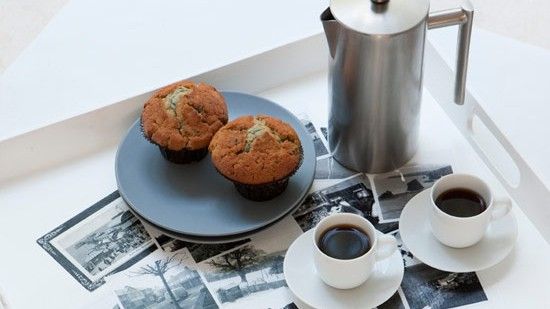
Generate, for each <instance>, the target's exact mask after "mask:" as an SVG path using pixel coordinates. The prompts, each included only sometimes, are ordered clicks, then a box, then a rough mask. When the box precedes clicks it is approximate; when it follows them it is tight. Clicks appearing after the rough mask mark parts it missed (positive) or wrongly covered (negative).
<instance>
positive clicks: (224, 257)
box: [198, 220, 301, 309]
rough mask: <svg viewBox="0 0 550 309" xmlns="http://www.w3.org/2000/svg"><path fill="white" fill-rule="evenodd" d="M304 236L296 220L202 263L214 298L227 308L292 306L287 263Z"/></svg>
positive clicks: (282, 224)
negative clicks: (294, 244)
mask: <svg viewBox="0 0 550 309" xmlns="http://www.w3.org/2000/svg"><path fill="white" fill-rule="evenodd" d="M300 234H301V230H300V228H299V227H298V226H297V225H296V222H294V221H293V220H283V221H282V222H279V223H277V224H276V225H274V226H272V227H271V228H270V229H269V231H264V232H262V233H260V234H258V235H256V237H255V238H253V239H252V240H251V241H250V242H248V243H246V244H244V245H241V246H239V247H237V248H235V249H233V250H231V251H228V252H226V253H223V254H221V255H219V256H216V257H213V258H210V259H207V260H205V261H203V262H201V263H199V264H198V265H199V269H200V271H201V273H202V274H203V275H204V278H205V279H206V281H207V285H208V287H209V288H210V290H211V291H212V293H213V295H214V298H215V299H216V300H217V301H218V302H219V303H220V305H221V307H223V308H239V309H240V308H284V307H286V306H289V305H290V304H291V303H292V296H291V293H290V291H289V290H288V286H287V284H286V281H285V278H284V274H283V261H284V256H285V253H286V250H287V249H288V247H289V246H290V244H291V243H292V242H293V241H294V239H296V238H297V237H298V236H299V235H300Z"/></svg>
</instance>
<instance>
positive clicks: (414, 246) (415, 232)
mask: <svg viewBox="0 0 550 309" xmlns="http://www.w3.org/2000/svg"><path fill="white" fill-rule="evenodd" d="M429 198H430V189H426V190H424V191H422V192H421V193H419V194H417V195H416V196H415V197H413V198H412V199H411V200H410V201H409V202H408V203H407V205H406V206H405V208H404V209H403V212H401V218H400V219H399V233H400V235H401V240H402V241H403V244H404V245H405V246H407V248H408V249H409V250H410V251H411V253H412V254H413V255H414V256H415V257H416V258H418V259H419V260H420V261H422V262H423V263H425V264H427V265H429V266H431V267H433V268H437V269H440V270H444V271H448V272H472V271H479V270H483V269H486V268H489V267H492V266H494V265H496V264H498V263H499V262H501V261H502V260H503V259H504V258H505V257H506V256H508V254H509V253H510V252H511V251H512V249H513V248H514V245H515V243H516V239H517V236H518V225H517V222H516V218H515V217H514V214H513V213H512V212H511V211H510V212H509V213H508V214H507V215H506V216H504V217H502V218H500V219H497V220H495V221H492V222H491V224H490V225H489V228H488V229H487V233H486V234H485V236H484V237H483V238H482V239H481V241H480V242H478V243H477V244H475V245H473V246H471V247H467V248H463V249H455V248H451V247H447V246H445V245H443V244H442V243H440V242H439V241H438V240H437V239H436V238H435V237H434V236H433V234H432V232H431V230H430V223H429V222H428V206H429V203H430V201H429Z"/></svg>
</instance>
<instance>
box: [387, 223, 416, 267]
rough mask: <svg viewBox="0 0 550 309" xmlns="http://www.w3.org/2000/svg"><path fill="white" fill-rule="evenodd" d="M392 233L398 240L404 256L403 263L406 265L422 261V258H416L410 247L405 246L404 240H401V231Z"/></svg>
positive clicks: (398, 246)
mask: <svg viewBox="0 0 550 309" xmlns="http://www.w3.org/2000/svg"><path fill="white" fill-rule="evenodd" d="M392 235H393V237H395V240H397V249H398V250H399V252H400V253H401V256H402V257H403V265H405V267H407V266H412V265H416V264H420V263H422V262H421V261H420V260H418V259H417V258H415V257H414V255H413V254H412V252H411V251H410V250H409V248H407V246H405V244H404V243H403V240H401V234H399V231H396V232H394V233H392Z"/></svg>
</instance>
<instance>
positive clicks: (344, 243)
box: [318, 225, 371, 260]
mask: <svg viewBox="0 0 550 309" xmlns="http://www.w3.org/2000/svg"><path fill="white" fill-rule="evenodd" d="M318 246H319V249H320V250H321V251H322V252H323V253H324V254H326V255H328V256H330V257H332V258H335V259H341V260H350V259H354V258H357V257H360V256H362V255H363V254H365V253H367V252H368V251H369V250H370V246H371V240H370V238H369V236H368V235H367V233H365V232H364V231H363V230H361V229H360V228H358V227H355V226H351V225H337V226H333V227H332V228H330V229H328V230H326V231H325V232H324V233H323V234H322V235H321V237H320V238H319V243H318Z"/></svg>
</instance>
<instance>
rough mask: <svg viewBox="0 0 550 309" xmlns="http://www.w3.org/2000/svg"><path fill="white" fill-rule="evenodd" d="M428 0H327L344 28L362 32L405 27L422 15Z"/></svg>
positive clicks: (404, 28)
mask: <svg viewBox="0 0 550 309" xmlns="http://www.w3.org/2000/svg"><path fill="white" fill-rule="evenodd" d="M429 9H430V1H429V0H389V1H386V2H382V3H374V2H373V1H371V0H331V1H330V10H331V12H332V14H333V16H334V18H335V19H336V20H337V21H338V22H339V23H340V24H341V25H344V26H345V27H346V28H347V29H350V30H354V31H357V32H360V33H363V34H371V35H374V34H383V35H386V34H394V33H399V32H403V31H407V30H409V29H411V28H412V27H414V26H416V25H417V24H418V23H419V22H421V21H422V20H424V19H426V16H427V15H428V11H429Z"/></svg>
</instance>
